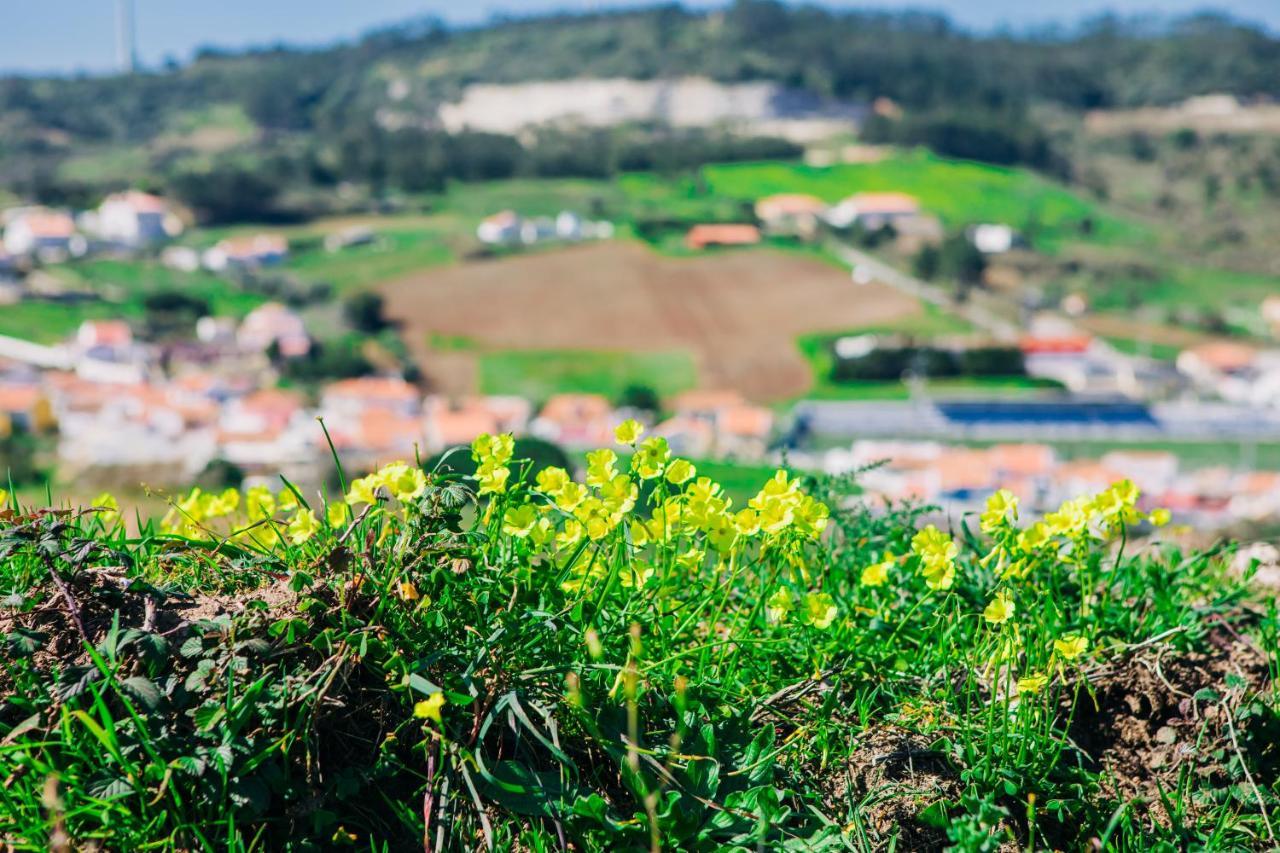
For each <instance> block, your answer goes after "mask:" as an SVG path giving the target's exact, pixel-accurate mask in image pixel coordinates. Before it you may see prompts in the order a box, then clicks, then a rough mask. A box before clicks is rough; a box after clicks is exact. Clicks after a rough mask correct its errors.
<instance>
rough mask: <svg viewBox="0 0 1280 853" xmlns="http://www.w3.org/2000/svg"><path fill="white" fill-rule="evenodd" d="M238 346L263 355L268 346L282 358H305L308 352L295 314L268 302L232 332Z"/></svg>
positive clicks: (307, 338) (303, 330)
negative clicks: (274, 348) (275, 350)
mask: <svg viewBox="0 0 1280 853" xmlns="http://www.w3.org/2000/svg"><path fill="white" fill-rule="evenodd" d="M236 341H237V342H238V343H239V344H240V346H242V347H244V348H245V349H247V350H251V351H254V352H264V351H265V350H267V349H268V348H269V347H270V346H271V345H272V344H275V345H276V348H277V349H278V350H279V352H280V354H281V355H282V356H284V357H286V358H292V357H295V356H302V355H306V354H307V353H308V352H310V351H311V337H310V336H309V335H308V334H307V327H306V324H305V323H303V322H302V318H301V317H300V316H298V315H297V313H295V312H293V311H290V310H289V309H288V308H286V307H285V306H284V305H281V304H280V303H279V302H268V303H266V304H265V305H259V306H258V307H257V308H255V309H253V310H252V311H250V312H249V313H248V314H247V315H246V316H245V318H244V321H243V322H241V323H240V329H239V331H237V332H236Z"/></svg>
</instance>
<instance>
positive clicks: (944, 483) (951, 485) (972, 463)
mask: <svg viewBox="0 0 1280 853" xmlns="http://www.w3.org/2000/svg"><path fill="white" fill-rule="evenodd" d="M933 468H934V469H935V470H936V471H937V472H938V482H939V485H940V486H941V487H942V489H943V491H953V490H956V489H981V488H986V487H987V486H989V485H990V484H991V482H992V479H993V478H994V476H995V472H994V471H993V470H991V461H990V459H988V458H987V454H986V452H985V451H982V450H947V451H944V452H943V453H942V455H941V456H939V457H938V458H937V459H936V460H934V462H933Z"/></svg>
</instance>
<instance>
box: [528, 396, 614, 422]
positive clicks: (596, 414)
mask: <svg viewBox="0 0 1280 853" xmlns="http://www.w3.org/2000/svg"><path fill="white" fill-rule="evenodd" d="M612 413H613V407H612V406H610V405H609V401H608V400H606V399H605V398H604V397H602V396H600V395H599V394H554V395H552V396H551V397H550V399H548V400H547V402H546V405H544V406H543V407H542V411H541V412H540V413H539V415H538V416H539V417H541V418H545V419H546V420H549V421H554V422H556V423H561V424H564V423H569V422H571V421H587V420H600V419H604V418H608V417H609V415H611V414H612Z"/></svg>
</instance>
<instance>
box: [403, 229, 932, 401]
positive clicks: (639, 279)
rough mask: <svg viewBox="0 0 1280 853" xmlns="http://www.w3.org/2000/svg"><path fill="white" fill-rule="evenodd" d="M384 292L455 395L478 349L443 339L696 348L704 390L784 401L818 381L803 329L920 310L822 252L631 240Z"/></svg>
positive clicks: (464, 386) (470, 377) (433, 275)
mask: <svg viewBox="0 0 1280 853" xmlns="http://www.w3.org/2000/svg"><path fill="white" fill-rule="evenodd" d="M382 292H383V294H384V295H385V297H386V300H387V313H388V315H389V316H391V317H392V318H394V319H396V320H399V321H400V322H401V323H402V324H403V329H404V333H405V340H406V342H407V343H408V344H409V345H410V346H411V347H413V349H414V352H415V355H416V356H417V357H418V358H419V360H420V362H421V365H422V368H423V370H424V372H425V373H426V375H427V376H428V377H429V378H430V379H432V380H433V381H434V382H435V383H436V384H437V386H438V387H441V388H443V389H445V390H449V391H453V392H465V391H467V390H470V388H469V386H471V385H472V384H473V383H474V376H475V365H474V359H475V358H477V357H478V353H475V352H456V351H455V352H449V353H447V354H446V353H440V352H435V351H433V350H432V349H431V347H430V345H429V340H430V338H431V336H432V335H447V336H457V337H464V338H466V339H467V340H469V341H470V342H472V343H473V344H475V346H476V348H477V349H479V350H480V351H483V350H507V349H536V350H555V349H566V350H584V349H585V350H639V351H643V350H671V349H685V350H688V351H690V352H692V353H693V354H694V358H695V360H696V363H697V366H698V378H699V384H700V385H701V386H703V387H706V388H734V389H737V390H739V391H741V392H742V393H744V394H746V395H747V396H748V397H750V398H752V399H755V400H760V401H769V400H779V399H784V398H787V397H792V396H795V395H797V394H801V393H803V392H804V391H805V390H806V389H807V388H808V387H809V386H810V384H811V382H812V378H811V376H810V371H809V367H808V364H807V363H806V362H805V360H804V359H803V358H802V357H801V356H800V353H799V352H798V351H797V349H796V338H797V337H798V336H800V335H803V334H806V333H810V332H838V331H843V330H846V329H852V328H857V327H862V326H872V325H877V324H884V323H889V322H892V321H896V320H900V319H902V318H904V317H909V316H912V315H914V314H916V313H918V312H919V311H920V306H919V304H918V303H917V302H916V301H915V300H914V299H912V298H911V297H909V296H905V295H903V294H901V293H899V292H898V291H896V290H894V289H892V288H890V287H888V286H887V285H881V284H869V285H862V286H857V285H854V284H852V283H851V282H850V280H849V276H848V274H847V273H844V272H842V271H840V270H839V269H836V268H834V267H831V266H828V265H826V264H824V263H822V262H820V261H817V260H813V259H810V258H803V257H798V256H794V255H789V254H786V253H784V252H775V251H767V250H751V251H733V252H723V253H717V254H713V255H705V256H701V257H695V258H670V257H663V256H661V255H657V254H655V253H653V252H651V251H650V250H649V249H648V248H646V247H644V246H642V245H640V244H637V243H627V242H610V243H598V244H593V245H588V246H580V247H575V248H570V249H564V250H559V251H548V252H540V253H537V254H529V255H523V256H519V257H513V258H507V259H503V260H496V261H476V262H470V263H466V264H462V265H459V266H455V267H451V268H446V269H437V270H431V271H427V272H423V273H420V274H417V275H413V276H410V277H407V278H404V279H400V280H397V281H393V282H390V283H388V284H387V285H385V286H383V288H382ZM469 362H470V363H469Z"/></svg>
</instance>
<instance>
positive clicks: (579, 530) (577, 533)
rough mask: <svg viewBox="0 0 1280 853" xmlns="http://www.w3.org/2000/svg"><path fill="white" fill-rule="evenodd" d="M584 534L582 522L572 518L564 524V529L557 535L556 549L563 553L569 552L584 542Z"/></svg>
mask: <svg viewBox="0 0 1280 853" xmlns="http://www.w3.org/2000/svg"><path fill="white" fill-rule="evenodd" d="M584 533H585V531H584V529H583V527H582V522H580V521H578V520H577V519H576V518H571V519H569V520H568V521H566V522H565V523H564V529H563V530H561V531H560V532H559V533H557V534H556V538H555V543H556V547H557V548H559V549H560V550H561V551H567V550H568V549H570V548H572V547H573V546H574V545H577V544H578V543H579V542H581V541H582V536H583V534H584Z"/></svg>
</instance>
